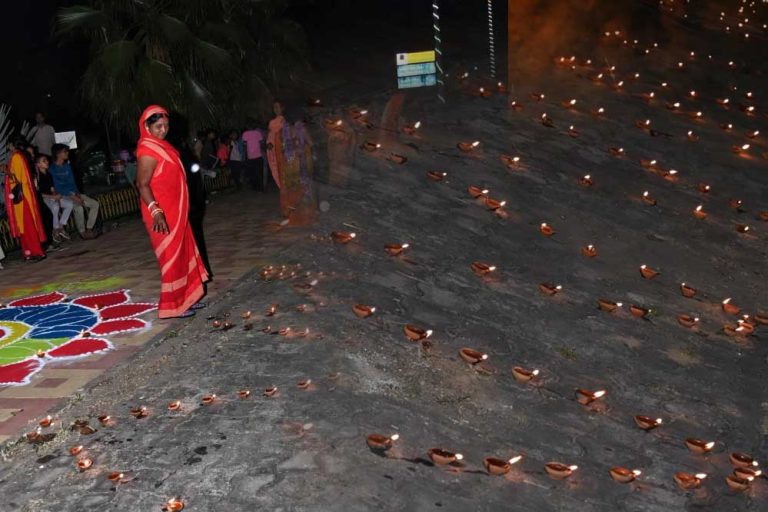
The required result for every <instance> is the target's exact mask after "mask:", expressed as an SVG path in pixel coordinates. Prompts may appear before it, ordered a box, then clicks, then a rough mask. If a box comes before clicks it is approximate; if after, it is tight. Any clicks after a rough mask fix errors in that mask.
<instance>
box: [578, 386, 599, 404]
mask: <svg viewBox="0 0 768 512" xmlns="http://www.w3.org/2000/svg"><path fill="white" fill-rule="evenodd" d="M604 396H605V390H604V389H601V390H600V391H587V390H586V389H581V388H579V389H577V390H576V401H577V402H579V403H580V404H581V405H589V404H591V403H592V402H594V401H595V400H599V399H601V398H603V397H604Z"/></svg>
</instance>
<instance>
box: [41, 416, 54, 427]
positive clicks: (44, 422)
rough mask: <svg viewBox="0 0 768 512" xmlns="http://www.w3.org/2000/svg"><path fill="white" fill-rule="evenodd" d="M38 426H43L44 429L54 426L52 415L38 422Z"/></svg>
mask: <svg viewBox="0 0 768 512" xmlns="http://www.w3.org/2000/svg"><path fill="white" fill-rule="evenodd" d="M38 425H40V426H41V427H43V428H48V427H50V426H51V425H53V418H52V417H51V416H50V415H48V416H46V417H45V418H43V419H41V420H40V421H39V422H38Z"/></svg>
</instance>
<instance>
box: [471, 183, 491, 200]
mask: <svg viewBox="0 0 768 512" xmlns="http://www.w3.org/2000/svg"><path fill="white" fill-rule="evenodd" d="M467 191H468V192H469V195H470V196H472V197H473V198H474V199H478V198H480V197H485V196H487V195H488V192H489V191H488V189H487V188H480V187H478V186H475V185H470V186H469V187H468V188H467Z"/></svg>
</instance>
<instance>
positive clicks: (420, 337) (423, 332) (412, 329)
mask: <svg viewBox="0 0 768 512" xmlns="http://www.w3.org/2000/svg"><path fill="white" fill-rule="evenodd" d="M403 331H404V332H405V335H406V336H407V337H408V339H409V340H411V341H424V340H425V339H427V338H429V337H430V336H432V330H431V329H422V328H421V327H418V326H415V325H411V324H407V325H406V326H405V327H403Z"/></svg>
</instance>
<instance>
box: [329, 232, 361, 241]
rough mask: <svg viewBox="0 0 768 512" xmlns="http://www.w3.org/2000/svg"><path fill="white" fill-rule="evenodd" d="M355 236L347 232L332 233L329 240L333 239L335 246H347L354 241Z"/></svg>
mask: <svg viewBox="0 0 768 512" xmlns="http://www.w3.org/2000/svg"><path fill="white" fill-rule="evenodd" d="M356 236H357V234H355V233H350V232H347V231H333V232H332V233H331V238H333V241H334V242H336V243H337V244H348V243H349V242H351V241H352V240H354V239H355V237H356Z"/></svg>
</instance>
